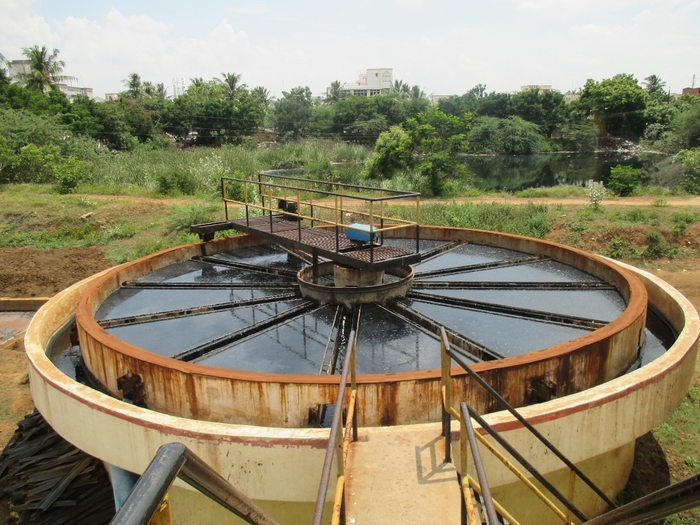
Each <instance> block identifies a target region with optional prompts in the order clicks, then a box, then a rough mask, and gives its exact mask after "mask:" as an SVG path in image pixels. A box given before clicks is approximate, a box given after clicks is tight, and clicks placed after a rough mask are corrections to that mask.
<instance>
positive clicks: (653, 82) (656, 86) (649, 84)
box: [644, 75, 666, 95]
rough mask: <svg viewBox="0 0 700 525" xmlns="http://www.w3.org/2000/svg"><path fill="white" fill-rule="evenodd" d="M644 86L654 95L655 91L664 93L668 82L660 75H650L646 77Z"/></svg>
mask: <svg viewBox="0 0 700 525" xmlns="http://www.w3.org/2000/svg"><path fill="white" fill-rule="evenodd" d="M644 87H645V88H646V90H647V93H649V94H650V95H653V94H654V93H661V94H664V88H665V87H666V82H664V81H663V80H661V77H660V76H659V75H649V76H648V77H647V78H645V79H644Z"/></svg>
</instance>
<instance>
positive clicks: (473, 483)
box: [467, 475, 520, 525]
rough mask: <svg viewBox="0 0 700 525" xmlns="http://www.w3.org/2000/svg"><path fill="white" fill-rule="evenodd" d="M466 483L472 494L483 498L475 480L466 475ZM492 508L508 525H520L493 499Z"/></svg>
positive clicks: (479, 486)
mask: <svg viewBox="0 0 700 525" xmlns="http://www.w3.org/2000/svg"><path fill="white" fill-rule="evenodd" d="M467 482H468V483H469V486H470V487H472V488H473V489H474V492H476V493H477V494H479V495H480V496H481V497H483V493H482V490H481V485H479V482H478V481H477V480H475V479H474V478H473V477H471V476H469V475H468V476H467ZM493 506H494V507H495V508H496V512H498V515H499V516H502V517H503V519H505V520H507V521H508V523H510V525H520V522H519V521H518V520H516V519H515V518H514V517H513V516H512V515H511V514H510V512H508V511H507V510H506V509H505V508H504V507H503V505H501V504H500V503H498V501H497V500H495V499H494V500H493Z"/></svg>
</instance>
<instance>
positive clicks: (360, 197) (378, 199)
mask: <svg viewBox="0 0 700 525" xmlns="http://www.w3.org/2000/svg"><path fill="white" fill-rule="evenodd" d="M222 178H223V179H225V180H232V181H235V182H238V183H241V182H247V183H249V184H253V185H255V186H265V187H267V188H282V189H285V190H298V191H300V192H303V193H314V194H320V195H328V196H330V197H335V196H336V195H342V196H343V197H347V198H349V199H355V200H360V201H365V202H381V201H393V200H400V199H413V198H415V197H417V196H419V195H420V193H402V194H399V195H387V196H385V197H365V196H363V195H356V194H352V193H342V194H341V193H338V192H334V191H326V190H315V189H313V188H304V187H303V186H287V185H286V184H277V183H276V182H263V181H258V182H255V181H250V180H248V179H237V178H236V177H222ZM305 180H307V181H308V180H309V179H305ZM368 189H371V190H374V191H380V189H381V188H368Z"/></svg>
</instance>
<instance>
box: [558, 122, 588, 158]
mask: <svg viewBox="0 0 700 525" xmlns="http://www.w3.org/2000/svg"><path fill="white" fill-rule="evenodd" d="M557 134H558V137H557V142H558V143H559V144H561V147H562V149H563V150H566V151H595V149H596V148H597V147H598V129H597V128H596V126H595V124H594V123H593V121H592V120H588V119H585V120H583V121H581V122H567V123H564V124H562V125H561V126H560V127H559V128H557Z"/></svg>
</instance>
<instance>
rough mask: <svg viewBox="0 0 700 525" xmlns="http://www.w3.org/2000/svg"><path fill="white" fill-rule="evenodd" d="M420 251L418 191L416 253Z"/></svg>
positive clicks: (417, 200)
mask: <svg viewBox="0 0 700 525" xmlns="http://www.w3.org/2000/svg"><path fill="white" fill-rule="evenodd" d="M419 252H420V193H419V194H418V195H416V253H419Z"/></svg>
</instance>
